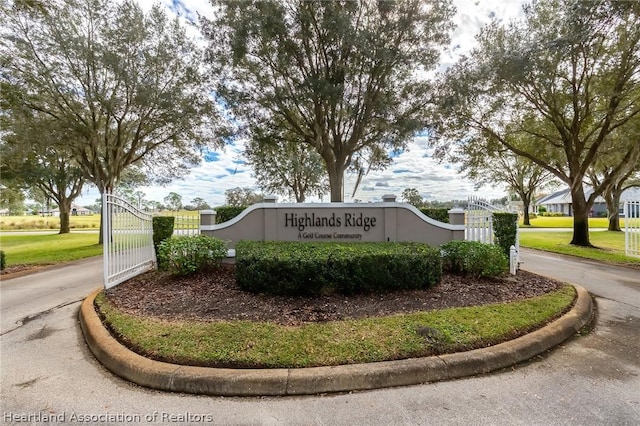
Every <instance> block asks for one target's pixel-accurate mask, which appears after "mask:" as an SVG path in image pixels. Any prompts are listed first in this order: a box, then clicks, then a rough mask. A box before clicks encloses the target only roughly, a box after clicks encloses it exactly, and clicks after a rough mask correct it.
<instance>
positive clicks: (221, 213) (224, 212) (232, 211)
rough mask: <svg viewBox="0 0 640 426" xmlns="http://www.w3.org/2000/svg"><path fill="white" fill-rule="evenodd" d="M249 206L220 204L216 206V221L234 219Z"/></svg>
mask: <svg viewBox="0 0 640 426" xmlns="http://www.w3.org/2000/svg"><path fill="white" fill-rule="evenodd" d="M247 207H249V206H220V207H216V208H215V211H216V223H223V222H226V221H228V220H231V219H233V218H234V217H236V216H238V215H239V214H240V213H242V212H243V211H244V210H245V209H246V208H247Z"/></svg>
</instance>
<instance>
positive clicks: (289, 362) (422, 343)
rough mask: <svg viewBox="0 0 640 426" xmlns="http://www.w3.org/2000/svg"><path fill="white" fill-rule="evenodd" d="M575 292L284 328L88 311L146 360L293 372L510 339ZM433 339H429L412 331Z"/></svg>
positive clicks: (101, 299) (564, 305) (559, 309)
mask: <svg viewBox="0 0 640 426" xmlns="http://www.w3.org/2000/svg"><path fill="white" fill-rule="evenodd" d="M574 299H575V289H574V288H573V287H572V286H569V285H567V286H565V287H563V288H562V289H560V290H558V291H555V292H551V293H549V294H546V295H543V296H539V297H535V298H531V299H526V300H522V301H518V302H513V303H501V304H493V305H484V306H474V307H466V308H455V309H444V310H436V311H428V312H419V313H411V314H403V315H393V316H387V317H377V318H366V319H359V320H344V321H329V322H325V323H309V324H304V325H301V326H284V325H278V324H274V323H269V322H251V321H216V322H181V321H175V322H170V321H163V320H157V319H153V318H147V317H137V316H133V315H130V314H126V313H123V312H120V311H118V310H117V309H115V308H114V307H113V305H111V304H110V303H109V301H108V300H107V299H106V298H105V296H104V293H101V294H99V295H98V297H97V298H96V305H97V306H98V308H99V310H100V311H101V313H102V314H103V315H104V317H105V322H106V323H107V324H108V325H109V326H110V327H111V329H112V330H113V332H114V334H115V335H117V336H120V337H119V338H120V339H121V340H122V341H124V342H127V343H126V344H127V345H128V346H129V347H132V348H134V350H136V351H137V352H139V353H141V354H143V355H145V356H148V357H150V358H154V359H158V360H163V361H167V362H174V363H179V364H187V365H202V366H233V367H256V368H298V367H311V366H321V365H341V364H353V363H365V362H378V361H385V360H394V359H404V358H411V357H420V356H428V355H433V354H439V353H450V352H456V351H460V350H468V349H471V348H481V347H486V346H488V345H492V344H496V343H499V342H502V341H505V340H510V339H513V338H514V337H516V336H519V335H523V334H525V333H527V332H530V331H532V330H533V329H535V328H538V327H540V326H542V325H544V324H546V323H547V322H548V321H549V320H550V319H552V318H556V317H558V316H559V315H561V314H562V313H563V312H565V311H566V310H567V309H568V308H569V307H570V306H571V305H572V303H573V300H574ZM424 327H428V328H429V329H432V330H433V331H432V332H431V333H430V334H429V337H425V336H424V335H421V333H420V331H419V330H420V329H423V328H424Z"/></svg>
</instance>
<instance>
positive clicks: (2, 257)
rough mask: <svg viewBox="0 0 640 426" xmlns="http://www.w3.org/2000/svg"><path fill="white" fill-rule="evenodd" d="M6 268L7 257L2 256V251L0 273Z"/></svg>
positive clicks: (0, 253)
mask: <svg viewBox="0 0 640 426" xmlns="http://www.w3.org/2000/svg"><path fill="white" fill-rule="evenodd" d="M6 267H7V256H6V255H5V254H4V250H0V271H4V268H6Z"/></svg>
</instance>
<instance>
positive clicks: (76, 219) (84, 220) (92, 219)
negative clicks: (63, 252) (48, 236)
mask: <svg viewBox="0 0 640 426" xmlns="http://www.w3.org/2000/svg"><path fill="white" fill-rule="evenodd" d="M69 226H70V227H71V229H96V230H97V229H98V228H100V215H99V214H96V215H90V216H71V217H70V218H69ZM44 229H60V218H59V217H54V216H0V230H2V231H21V230H44Z"/></svg>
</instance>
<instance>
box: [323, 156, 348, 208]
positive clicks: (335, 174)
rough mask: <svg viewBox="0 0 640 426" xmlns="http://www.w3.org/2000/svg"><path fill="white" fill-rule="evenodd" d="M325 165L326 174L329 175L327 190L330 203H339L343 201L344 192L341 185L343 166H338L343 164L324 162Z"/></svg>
mask: <svg viewBox="0 0 640 426" xmlns="http://www.w3.org/2000/svg"><path fill="white" fill-rule="evenodd" d="M325 163H326V164H327V173H328V174H329V188H330V189H331V202H332V203H341V202H343V201H344V192H343V189H344V188H343V183H344V169H345V167H344V166H340V164H344V161H342V162H338V161H336V162H332V163H333V164H330V162H328V161H326V160H325Z"/></svg>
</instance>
